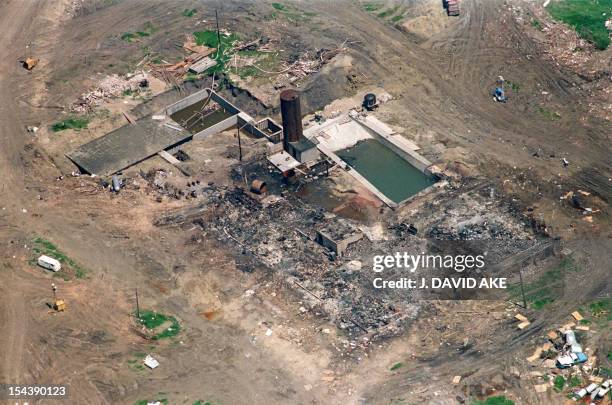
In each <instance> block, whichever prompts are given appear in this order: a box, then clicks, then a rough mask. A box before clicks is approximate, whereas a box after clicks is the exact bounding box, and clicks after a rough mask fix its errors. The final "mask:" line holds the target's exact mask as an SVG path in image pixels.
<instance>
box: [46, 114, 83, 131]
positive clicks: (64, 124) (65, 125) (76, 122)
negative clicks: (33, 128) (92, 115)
mask: <svg viewBox="0 0 612 405" xmlns="http://www.w3.org/2000/svg"><path fill="white" fill-rule="evenodd" d="M87 125H89V118H87V117H71V118H67V119H65V120H63V121H58V122H56V123H55V124H53V125H51V130H52V131H53V132H59V131H64V130H66V129H74V130H77V131H78V130H79V129H83V128H87Z"/></svg>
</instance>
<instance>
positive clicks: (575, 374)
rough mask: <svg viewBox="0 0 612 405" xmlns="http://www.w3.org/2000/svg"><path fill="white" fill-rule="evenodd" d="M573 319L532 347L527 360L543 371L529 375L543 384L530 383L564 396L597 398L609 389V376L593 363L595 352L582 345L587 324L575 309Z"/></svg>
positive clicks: (541, 390) (594, 361) (535, 387)
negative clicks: (563, 392) (542, 380)
mask: <svg viewBox="0 0 612 405" xmlns="http://www.w3.org/2000/svg"><path fill="white" fill-rule="evenodd" d="M571 316H572V318H573V320H572V321H570V322H568V323H566V324H565V325H562V326H561V327H559V328H558V330H554V331H549V332H548V333H547V334H546V339H547V341H546V342H545V343H544V344H543V345H542V346H539V347H537V348H536V350H535V351H534V353H533V355H531V356H530V357H528V358H527V361H528V362H529V363H531V364H532V365H534V366H538V367H543V368H544V369H545V370H546V371H544V372H540V371H532V372H531V373H530V375H533V376H537V377H539V378H543V379H545V381H547V383H544V384H538V385H535V386H534V389H535V390H536V392H541V393H543V392H546V391H547V389H548V387H553V388H554V389H555V390H556V391H558V392H562V391H564V390H567V391H568V397H569V398H573V399H574V400H579V399H582V398H584V397H586V396H587V395H590V396H591V397H590V398H591V401H598V400H601V399H602V398H603V397H605V395H607V393H608V392H609V388H610V384H611V383H612V381H611V380H609V377H610V376H609V375H608V374H607V371H605V370H606V369H604V368H601V367H598V366H597V356H596V355H595V354H596V352H593V350H591V349H590V348H588V347H587V348H584V344H585V342H586V340H587V338H588V334H587V332H588V331H590V327H589V326H586V325H587V324H588V323H590V321H589V320H586V319H585V318H584V317H583V315H582V314H581V313H580V312H579V311H574V312H572V314H571Z"/></svg>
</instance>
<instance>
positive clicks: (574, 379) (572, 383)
mask: <svg viewBox="0 0 612 405" xmlns="http://www.w3.org/2000/svg"><path fill="white" fill-rule="evenodd" d="M567 385H568V386H569V387H570V388H574V387H578V386H579V385H582V379H581V378H580V377H579V376H577V375H573V376H571V377H570V378H569V379H568V380H567Z"/></svg>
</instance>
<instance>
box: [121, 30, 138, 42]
mask: <svg viewBox="0 0 612 405" xmlns="http://www.w3.org/2000/svg"><path fill="white" fill-rule="evenodd" d="M121 39H122V40H123V41H125V42H132V41H134V40H135V39H136V34H134V33H133V32H124V33H123V34H121Z"/></svg>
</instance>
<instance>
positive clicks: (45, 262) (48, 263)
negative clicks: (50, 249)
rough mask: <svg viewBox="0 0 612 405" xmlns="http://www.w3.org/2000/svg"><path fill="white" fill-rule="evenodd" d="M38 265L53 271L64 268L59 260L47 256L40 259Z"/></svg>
mask: <svg viewBox="0 0 612 405" xmlns="http://www.w3.org/2000/svg"><path fill="white" fill-rule="evenodd" d="M38 265H39V266H40V267H42V268H45V269H47V270H51V271H60V270H61V268H62V264H61V263H60V262H59V260H57V259H54V258H52V257H49V256H45V255H42V256H40V257H39V258H38Z"/></svg>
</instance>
